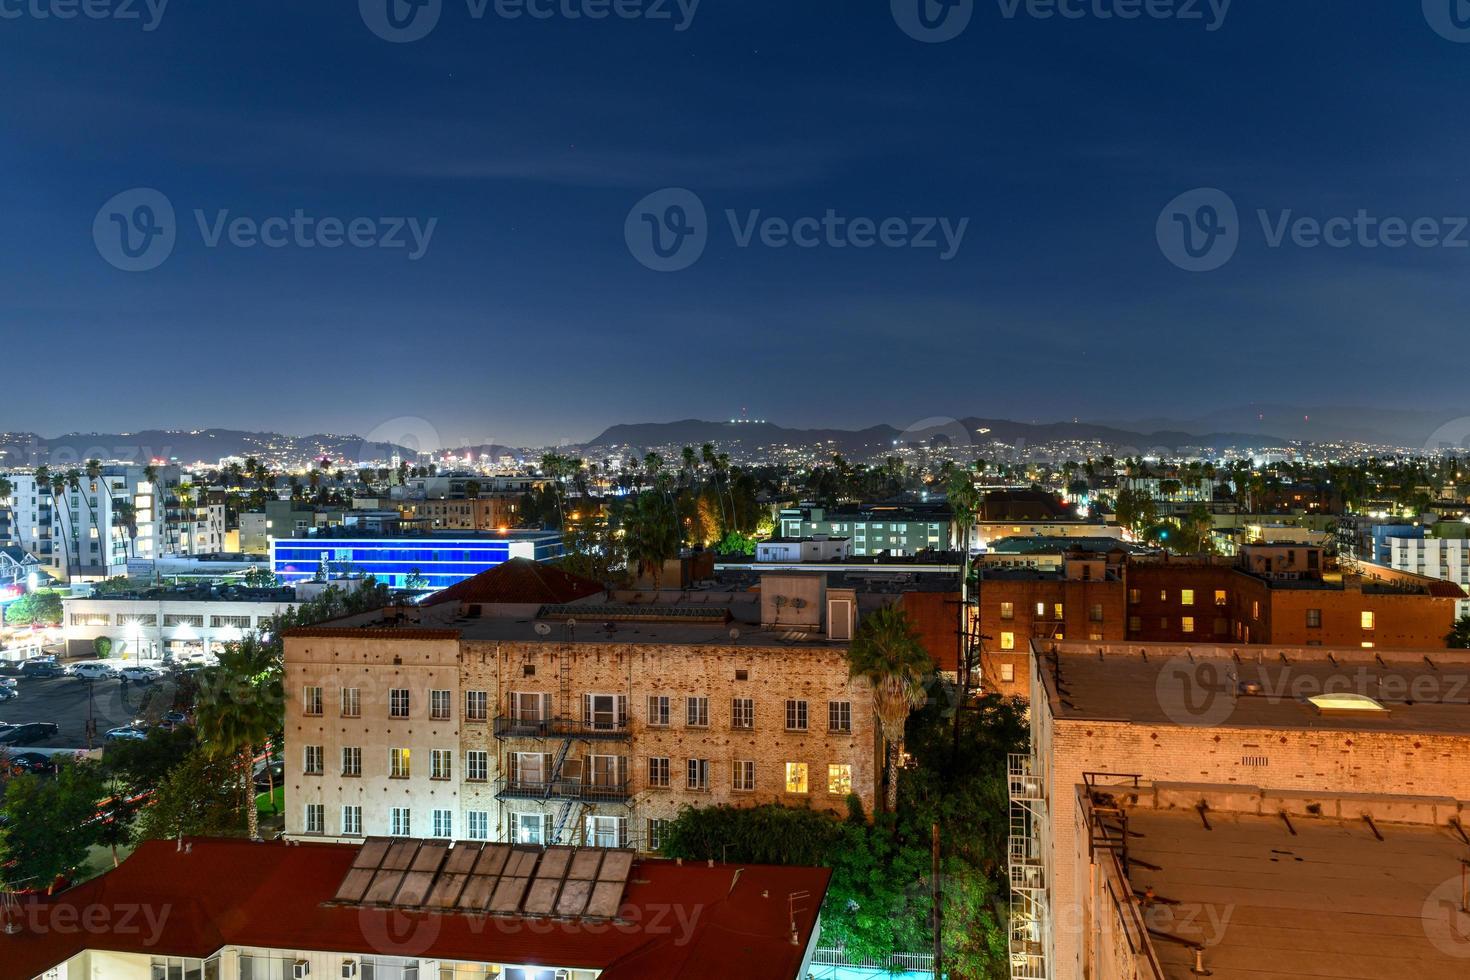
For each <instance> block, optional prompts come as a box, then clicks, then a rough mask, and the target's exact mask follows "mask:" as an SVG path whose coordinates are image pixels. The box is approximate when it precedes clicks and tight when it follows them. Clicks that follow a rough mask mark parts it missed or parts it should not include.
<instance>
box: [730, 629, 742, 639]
mask: <svg viewBox="0 0 1470 980" xmlns="http://www.w3.org/2000/svg"><path fill="white" fill-rule="evenodd" d="M730 639H732V640H738V639H740V631H739V630H737V629H732V630H731V631H730Z"/></svg>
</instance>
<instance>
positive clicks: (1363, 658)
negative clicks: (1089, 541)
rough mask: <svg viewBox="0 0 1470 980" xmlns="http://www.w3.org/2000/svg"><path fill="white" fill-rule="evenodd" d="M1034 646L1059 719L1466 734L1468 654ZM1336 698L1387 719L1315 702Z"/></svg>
mask: <svg viewBox="0 0 1470 980" xmlns="http://www.w3.org/2000/svg"><path fill="white" fill-rule="evenodd" d="M1032 649H1033V652H1034V655H1035V657H1036V658H1037V660H1036V663H1037V668H1038V672H1039V673H1040V675H1041V687H1042V688H1043V689H1044V691H1045V696H1046V698H1047V701H1048V703H1049V705H1050V707H1051V712H1052V714H1053V716H1054V717H1056V718H1057V719H1058V720H1062V721H1099V722H1124V723H1130V724H1142V725H1159V726H1175V725H1177V726H1181V727H1195V728H1204V727H1215V726H1219V727H1227V728H1275V729H1307V730H1323V731H1342V730H1347V731H1365V732H1409V733H1413V732H1423V733H1426V734H1428V733H1435V734H1470V710H1467V708H1470V650H1443V649H1440V650H1371V649H1370V650H1365V649H1362V648H1359V647H1285V646H1276V645H1273V644H1261V645H1256V644H1252V645H1249V646H1247V645H1243V644H1242V645H1233V646H1232V645H1227V644H1204V643H1201V644H1190V645H1183V644H1174V643H1121V642H1109V643H1098V642H1083V641H1053V640H1035V641H1033V642H1032ZM1332 693H1356V694H1360V695H1362V696H1364V697H1365V698H1368V699H1371V700H1372V701H1373V702H1375V703H1376V704H1378V705H1379V706H1381V708H1382V710H1371V709H1368V710H1339V709H1338V708H1336V707H1334V706H1333V705H1330V704H1328V705H1327V706H1326V707H1324V706H1323V704H1324V703H1322V702H1320V701H1319V702H1317V703H1314V702H1313V701H1312V700H1311V699H1312V698H1313V697H1318V696H1320V695H1323V694H1332ZM1362 707H1363V708H1364V709H1367V706H1366V705H1364V706H1362Z"/></svg>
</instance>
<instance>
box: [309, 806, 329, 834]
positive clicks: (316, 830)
mask: <svg viewBox="0 0 1470 980" xmlns="http://www.w3.org/2000/svg"><path fill="white" fill-rule="evenodd" d="M325 809H326V807H325V806H323V805H322V804H320V803H308V804H306V832H307V833H308V834H321V833H325V832H326V829H327V818H326V814H325V812H324V811H325Z"/></svg>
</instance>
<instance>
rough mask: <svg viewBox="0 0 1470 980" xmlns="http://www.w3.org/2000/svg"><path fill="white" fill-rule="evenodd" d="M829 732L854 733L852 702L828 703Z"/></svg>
mask: <svg viewBox="0 0 1470 980" xmlns="http://www.w3.org/2000/svg"><path fill="white" fill-rule="evenodd" d="M827 731H829V732H841V733H844V734H846V733H848V732H851V731H852V702H851V701H828V702H827Z"/></svg>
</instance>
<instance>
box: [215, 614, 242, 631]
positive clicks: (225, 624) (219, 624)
mask: <svg viewBox="0 0 1470 980" xmlns="http://www.w3.org/2000/svg"><path fill="white" fill-rule="evenodd" d="M209 625H210V627H211V628H212V629H237V630H248V629H249V628H250V617H249V616H211V617H209Z"/></svg>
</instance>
